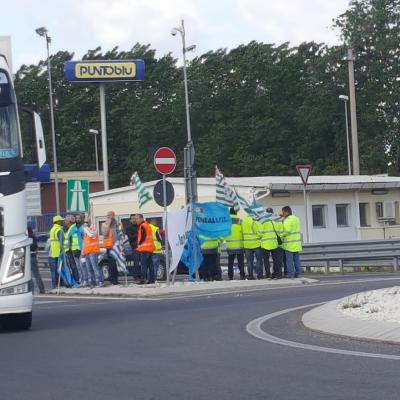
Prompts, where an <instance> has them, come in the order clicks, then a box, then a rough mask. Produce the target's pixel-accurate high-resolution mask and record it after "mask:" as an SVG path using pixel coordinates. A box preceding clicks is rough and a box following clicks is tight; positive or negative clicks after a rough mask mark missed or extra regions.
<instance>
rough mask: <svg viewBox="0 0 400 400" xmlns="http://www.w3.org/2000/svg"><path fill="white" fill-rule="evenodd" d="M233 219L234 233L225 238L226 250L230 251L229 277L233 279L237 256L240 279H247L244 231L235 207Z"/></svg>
mask: <svg viewBox="0 0 400 400" xmlns="http://www.w3.org/2000/svg"><path fill="white" fill-rule="evenodd" d="M229 212H230V214H231V219H232V233H231V234H230V235H229V236H226V237H225V238H224V241H225V243H226V251H227V253H228V278H229V280H232V279H233V263H234V262H235V257H236V259H237V262H238V267H239V273H240V279H245V278H246V275H245V273H244V254H243V253H244V250H243V232H242V221H241V220H240V219H239V218H238V216H237V215H236V212H235V209H234V208H233V207H232V208H231V209H230V211H229Z"/></svg>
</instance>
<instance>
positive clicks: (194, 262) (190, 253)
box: [181, 231, 203, 280]
mask: <svg viewBox="0 0 400 400" xmlns="http://www.w3.org/2000/svg"><path fill="white" fill-rule="evenodd" d="M200 246H201V240H200V239H199V238H198V237H197V236H196V240H195V241H194V240H193V231H191V232H190V234H189V236H188V239H187V242H186V244H185V247H184V248H183V253H182V256H181V261H182V262H183V263H184V264H185V265H186V266H187V268H188V271H189V280H192V279H193V275H194V274H195V273H196V270H197V269H198V268H199V267H200V265H201V263H202V262H203V255H202V254H201V249H200Z"/></svg>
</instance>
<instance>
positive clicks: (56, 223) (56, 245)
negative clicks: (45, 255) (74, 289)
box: [49, 215, 64, 289]
mask: <svg viewBox="0 0 400 400" xmlns="http://www.w3.org/2000/svg"><path fill="white" fill-rule="evenodd" d="M63 222H64V218H63V217H61V215H55V216H54V217H53V226H52V228H51V229H50V232H49V241H50V249H49V266H50V272H51V287H52V289H55V288H56V287H57V282H58V272H57V266H58V259H59V258H60V257H61V256H62V253H63V251H64V231H63V228H62V225H63Z"/></svg>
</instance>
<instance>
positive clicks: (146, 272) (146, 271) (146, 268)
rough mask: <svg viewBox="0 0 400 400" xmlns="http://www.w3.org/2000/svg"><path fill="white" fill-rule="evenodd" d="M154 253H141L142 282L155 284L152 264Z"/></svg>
mask: <svg viewBox="0 0 400 400" xmlns="http://www.w3.org/2000/svg"><path fill="white" fill-rule="evenodd" d="M151 256H152V253H147V252H145V253H140V265H141V267H142V276H141V280H142V281H144V280H146V278H147V280H148V281H149V282H154V280H155V279H154V269H153V265H152V262H151Z"/></svg>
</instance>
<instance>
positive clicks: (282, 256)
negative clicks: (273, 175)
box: [199, 206, 302, 281]
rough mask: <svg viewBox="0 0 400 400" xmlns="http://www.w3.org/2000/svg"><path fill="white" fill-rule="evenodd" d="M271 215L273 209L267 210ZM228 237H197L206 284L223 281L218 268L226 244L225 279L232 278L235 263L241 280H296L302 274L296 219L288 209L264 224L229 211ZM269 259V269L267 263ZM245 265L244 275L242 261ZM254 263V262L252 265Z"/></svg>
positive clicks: (202, 272) (299, 239)
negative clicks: (199, 243) (226, 268)
mask: <svg viewBox="0 0 400 400" xmlns="http://www.w3.org/2000/svg"><path fill="white" fill-rule="evenodd" d="M266 212H267V213H268V214H270V215H271V214H273V213H274V211H273V209H272V208H267V209H266ZM230 214H231V219H232V230H231V235H230V236H227V237H224V238H208V237H205V236H201V235H200V242H201V252H202V256H203V262H202V264H201V266H200V270H199V274H200V278H201V279H203V280H206V281H212V280H222V271H221V266H220V253H221V244H222V243H223V242H225V245H226V250H227V253H228V278H229V279H230V280H232V279H233V278H234V269H233V266H234V261H235V258H236V260H237V264H238V267H239V274H240V279H249V280H253V279H264V278H270V279H281V278H282V277H288V278H291V279H294V278H297V277H298V276H299V275H300V274H301V264H300V254H299V253H300V252H301V250H302V239H301V227H300V220H299V218H298V217H297V216H296V215H294V214H293V213H292V209H291V208H290V207H289V206H286V207H283V208H282V210H281V211H280V212H279V213H278V215H277V217H276V218H273V219H271V220H267V221H265V222H263V223H261V222H259V221H255V220H254V219H253V218H252V217H251V216H247V217H245V218H244V219H243V220H241V219H239V218H238V216H237V215H236V213H235V210H234V209H233V208H231V210H230ZM270 257H271V258H272V268H271V264H270ZM245 258H246V263H247V274H246V272H245V266H244V259H245ZM254 261H255V263H254Z"/></svg>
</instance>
